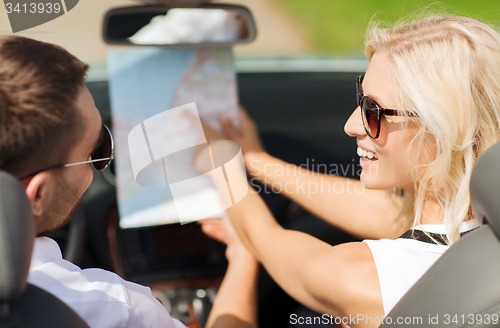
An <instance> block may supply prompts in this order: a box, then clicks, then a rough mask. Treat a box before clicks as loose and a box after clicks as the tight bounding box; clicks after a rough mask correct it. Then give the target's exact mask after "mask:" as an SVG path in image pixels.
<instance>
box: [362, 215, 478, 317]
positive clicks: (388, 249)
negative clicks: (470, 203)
mask: <svg viewBox="0 0 500 328" xmlns="http://www.w3.org/2000/svg"><path fill="white" fill-rule="evenodd" d="M477 226H478V222H477V221H476V220H470V221H466V222H462V223H461V224H460V229H459V231H460V232H464V231H467V230H470V229H473V228H475V227H477ZM414 229H419V230H423V231H428V232H433V233H439V234H445V233H446V229H445V226H444V224H423V225H421V226H418V227H416V228H414ZM363 242H364V243H366V244H367V245H368V247H369V248H370V251H371V253H372V256H373V260H374V261H375V266H376V268H377V274H378V279H379V283H380V290H381V292H382V303H383V306H384V316H387V314H388V313H389V312H390V311H391V310H392V308H393V307H394V306H395V305H396V303H397V302H398V301H399V300H400V299H401V298H402V297H403V295H404V294H406V292H407V291H408V290H409V289H410V288H411V287H412V286H413V285H414V284H415V283H416V282H417V281H418V280H419V279H420V278H421V277H422V276H423V275H424V274H425V272H427V270H428V269H429V268H430V267H431V266H432V265H433V264H434V263H435V262H436V261H437V260H438V259H439V257H441V255H443V253H444V252H445V251H446V250H447V249H448V246H443V245H437V244H429V243H425V242H421V241H418V240H414V239H404V238H398V239H386V238H384V239H380V240H370V239H366V240H363Z"/></svg>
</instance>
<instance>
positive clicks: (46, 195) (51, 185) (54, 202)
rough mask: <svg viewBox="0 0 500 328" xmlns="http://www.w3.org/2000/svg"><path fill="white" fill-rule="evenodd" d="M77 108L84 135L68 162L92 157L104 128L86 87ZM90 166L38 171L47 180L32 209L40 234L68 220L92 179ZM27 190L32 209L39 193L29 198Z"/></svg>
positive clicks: (78, 98)
mask: <svg viewBox="0 0 500 328" xmlns="http://www.w3.org/2000/svg"><path fill="white" fill-rule="evenodd" d="M76 109H77V111H78V115H77V117H78V118H77V119H81V121H82V122H81V123H82V129H83V131H82V132H81V136H82V137H81V138H79V139H77V141H76V143H75V145H74V147H73V148H72V150H71V152H70V154H69V156H68V163H74V162H81V161H86V160H90V159H91V158H90V154H91V153H92V152H93V151H94V149H95V148H96V146H97V143H98V142H99V137H100V133H101V127H102V120H101V116H100V114H99V111H98V110H97V108H96V107H95V104H94V99H93V98H92V96H91V94H90V92H89V90H88V89H87V87H85V86H82V88H81V90H80V93H79V94H78V97H77V99H76ZM91 165H92V164H82V165H75V166H70V167H64V168H62V169H57V170H49V171H46V172H42V173H40V174H38V175H41V177H38V178H42V179H44V180H43V185H41V188H40V189H39V190H38V197H39V198H38V201H39V202H40V206H39V207H35V208H34V210H33V212H34V213H33V214H34V216H35V226H36V232H37V234H40V233H45V232H49V231H53V230H56V229H58V228H60V227H62V226H63V225H65V224H66V223H67V222H68V221H69V219H70V218H71V215H72V214H73V211H74V210H75V208H76V206H77V205H78V202H79V201H80V199H81V197H82V195H83V193H84V192H85V191H86V190H87V188H88V187H89V186H90V183H91V182H92V178H93V172H92V167H91ZM38 175H37V176H38ZM37 176H36V177H34V179H33V180H35V179H36V178H37ZM33 180H32V182H33ZM32 182H30V184H31V183H32ZM35 182H36V180H35ZM39 182H40V181H39ZM26 190H27V194H28V198H30V200H31V201H32V208H33V200H32V199H37V198H36V196H32V197H30V195H29V193H28V190H29V186H28V188H27V189H26Z"/></svg>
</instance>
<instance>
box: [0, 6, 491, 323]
mask: <svg viewBox="0 0 500 328" xmlns="http://www.w3.org/2000/svg"><path fill="white" fill-rule="evenodd" d="M160 2H161V1H160ZM164 2H165V3H163V4H161V5H158V4H155V5H144V6H136V7H129V8H118V9H114V10H111V11H110V12H109V13H108V14H107V15H106V17H105V19H104V23H103V37H104V40H105V41H106V42H108V43H112V44H121V45H125V46H127V47H130V48H132V47H137V48H138V47H141V46H144V45H147V46H150V47H151V46H153V47H168V48H173V49H178V48H183V47H188V48H192V47H202V46H214V45H216V46H230V45H232V44H235V43H238V42H251V40H252V39H253V38H254V37H255V34H256V33H257V29H256V28H255V24H254V23H253V19H252V16H251V13H250V12H248V10H246V9H245V8H243V7H239V6H233V7H231V6H224V5H209V4H208V5H207V4H201V3H202V2H203V1H193V2H192V3H191V5H190V6H196V7H197V9H208V10H210V9H212V10H213V9H220V10H228V11H230V10H232V9H234V10H237V11H238V12H239V13H240V14H241V15H242V17H244V18H245V19H246V20H247V21H246V22H247V25H245V28H243V29H242V30H241V31H240V33H239V34H238V35H237V37H236V39H231V40H222V41H220V40H218V41H217V40H216V41H214V40H208V39H204V40H201V41H200V40H197V41H192V40H187V41H186V40H183V41H179V40H177V41H155V40H151V39H148V40H146V41H140V42H139V41H133V39H132V38H131V36H132V35H135V34H136V33H137V31H139V30H140V29H141V28H143V27H144V26H145V25H147V24H148V23H149V22H150V21H151V19H152V18H153V17H156V16H158V15H160V13H163V14H165V13H167V12H168V10H170V8H171V7H170V6H172V4H174V2H175V4H176V5H179V3H180V2H181V1H179V2H176V1H164ZM188 2H189V1H188ZM195 2H196V3H195ZM186 3H187V2H184V4H183V6H186ZM136 40H137V39H136ZM158 42H164V43H163V44H161V45H159V44H158ZM234 65H235V70H236V79H237V93H238V102H239V103H240V104H241V105H242V106H244V107H245V108H246V110H247V111H248V113H249V114H250V116H251V117H252V118H253V119H254V120H255V122H256V124H257V126H258V127H259V131H260V133H261V137H262V141H263V144H264V147H265V148H266V150H267V151H268V152H269V153H270V154H271V155H273V156H276V157H278V158H281V159H283V160H285V161H287V162H290V163H293V164H296V165H306V166H307V167H308V168H309V169H310V170H313V171H320V172H322V173H325V172H324V170H323V171H322V169H323V168H324V167H325V165H326V167H331V166H330V165H331V164H332V163H334V164H336V165H337V167H338V168H343V169H337V170H335V172H327V173H330V174H337V175H342V176H346V177H351V178H357V177H358V172H357V166H356V163H357V158H358V156H357V155H356V141H355V139H354V138H350V137H348V136H347V135H346V134H345V133H344V130H343V126H344V123H345V122H346V120H347V119H348V117H349V116H350V114H351V113H352V110H353V109H354V107H355V88H354V83H355V81H356V77H357V76H358V75H359V74H360V73H362V72H364V71H365V70H366V68H367V65H368V63H367V61H366V60H364V59H331V58H291V57H290V58H256V59H242V60H236V61H235V63H234ZM86 84H87V87H88V89H89V90H90V92H91V93H92V96H93V97H94V100H95V102H96V107H97V108H98V109H99V111H100V112H101V115H102V118H103V121H104V123H105V124H106V125H107V126H109V127H111V128H113V119H112V108H111V105H110V82H109V80H108V75H107V74H106V73H105V72H104V71H102V70H99V69H93V70H91V71H90V72H89V78H88V80H87V82H86ZM495 151H496V153H495V152H493V153H492V154H493V155H491V154H490V157H491V156H493V157H495V156H496V157H495V158H498V153H500V152H499V151H498V147H497V149H496V150H495ZM490 161H491V159H490ZM485 163H486V161H485ZM488 163H489V164H488ZM488 163H487V164H484V165H485V166H484V168H483V169H484V170H489V172H490V174H492V175H493V176H494V175H495V174H496V179H497V180H496V181H497V186H498V182H500V180H498V179H500V178H499V176H500V173H499V170H498V169H495V168H494V167H493V166H492V165H491V162H488ZM118 172H119V171H118V170H117V168H116V167H115V166H114V165H113V163H112V165H110V167H108V168H107V169H105V170H104V171H103V172H97V171H96V172H94V181H93V182H92V185H91V187H90V188H89V189H88V191H87V192H86V193H85V195H84V197H83V199H82V202H81V205H80V206H79V208H78V210H77V211H76V212H75V214H74V216H73V218H72V219H71V221H70V223H69V224H68V225H67V226H66V227H65V228H63V229H61V230H59V231H56V232H54V233H53V234H52V235H51V237H52V238H54V239H55V240H56V241H57V242H58V243H59V245H60V246H61V249H62V251H63V256H64V257H65V258H66V259H68V260H70V261H72V262H74V263H75V264H77V265H79V266H80V267H82V268H89V267H94V268H95V267H97V268H103V269H106V270H110V271H114V272H116V273H117V274H119V275H120V276H122V277H124V278H126V279H128V280H131V281H134V282H137V283H140V284H143V285H147V286H149V287H151V289H152V290H153V294H154V295H155V297H156V298H157V299H158V300H159V301H160V302H161V303H162V304H163V305H164V306H165V307H166V308H167V309H168V311H169V312H170V313H171V314H172V316H173V317H175V318H178V319H180V320H181V321H183V322H184V323H185V324H186V325H188V326H190V327H203V326H204V323H205V321H206V318H207V315H208V313H209V311H210V307H211V305H212V303H213V301H214V298H215V296H216V294H217V289H218V286H219V284H220V282H221V280H222V277H223V275H224V272H225V269H226V266H227V262H226V260H225V256H224V245H222V244H220V243H218V242H216V241H214V240H212V239H210V238H208V237H207V236H205V235H204V234H203V233H202V231H201V227H200V225H198V224H196V223H190V224H179V223H177V224H167V225H165V224H164V225H151V226H143V227H133V228H124V227H123V226H122V225H120V211H119V201H118V198H117V175H118ZM492 172H493V173H492ZM2 181H3V180H2ZM475 181H479V182H477V183H476V185H475V188H476V193H477V194H478V198H477V199H475V201H476V202H477V203H476V204H477V205H476V208H475V210H476V209H477V211H478V213H481V216H482V217H484V218H486V225H485V226H484V227H482V228H481V229H478V231H477V232H474V233H471V234H470V236H467V238H464V240H463V242H462V241H461V242H459V243H457V245H456V246H454V247H453V248H452V249H451V250H450V252H448V253H447V255H446V256H443V259H442V260H440V261H439V262H438V263H436V265H435V266H434V267H433V268H431V270H430V271H429V274H427V275H425V276H424V277H423V278H422V279H421V281H419V282H418V283H417V285H416V286H415V287H414V288H413V289H411V290H410V292H409V293H408V294H407V296H405V297H404V298H403V300H402V301H401V302H400V304H398V306H396V308H395V309H394V310H393V312H391V314H390V315H389V316H391V317H394V318H395V322H396V318H397V317H398V316H401V317H403V316H404V317H411V316H415V317H416V316H418V315H421V316H422V315H423V313H427V312H429V311H431V310H432V311H434V310H435V311H438V312H439V311H441V312H439V313H441V314H442V313H444V312H443V311H447V310H449V309H450V310H452V309H471V310H470V311H473V309H475V306H476V305H477V304H484V303H488V302H489V303H488V304H491V306H492V308H491V309H493V310H492V311H493V312H495V311H496V312H495V313H497V315H498V312H499V311H500V307H499V306H498V304H500V302H499V300H500V291H499V290H498V289H499V288H500V287H499V286H500V284H499V281H498V279H497V278H496V277H495V276H494V275H492V274H490V273H491V272H498V271H494V268H497V269H498V266H499V265H500V262H499V261H498V256H497V257H495V256H496V255H498V251H499V250H500V248H499V241H498V239H497V237H498V236H499V235H500V233H499V232H498V231H499V230H498V223H497V221H498V219H499V214H498V213H500V209H498V207H497V208H496V209H495V208H492V206H493V207H494V202H491V200H490V199H489V197H490V196H489V195H491V193H492V192H494V191H495V190H496V191H497V192H498V187H496V189H494V188H495V187H494V184H493V183H492V181H493V180H491V181H490V182H485V181H484V180H482V179H481V178H480V177H479V176H478V177H477V178H476V180H475ZM484 184H487V186H486V187H487V188H490V189H488V190H489V193H490V194H488V193H486V194H485V193H484V192H482V191H481V190H482V188H483V185H484ZM2 187H3V186H2ZM253 187H254V188H255V189H256V190H257V191H258V192H259V193H260V195H261V196H262V197H263V198H264V200H265V201H266V203H267V205H268V207H269V208H270V209H271V211H272V213H273V214H274V216H275V217H276V219H277V220H278V222H279V223H280V224H281V225H283V226H284V227H286V228H288V229H294V230H299V231H303V232H306V233H309V234H311V235H314V236H316V237H318V238H320V239H322V240H324V241H326V242H328V243H330V244H332V245H335V244H339V243H343V242H348V241H354V240H356V238H355V237H353V236H350V235H348V234H346V233H344V232H342V231H340V230H338V229H336V228H334V227H332V226H330V225H329V224H327V223H325V222H323V221H322V220H320V219H319V218H316V217H314V216H313V215H312V214H310V213H308V212H307V211H306V210H304V209H302V208H301V207H300V206H298V205H297V204H295V203H293V202H291V201H290V200H288V199H286V198H284V197H282V196H280V195H279V194H276V193H274V192H271V191H270V190H269V189H266V188H264V187H263V186H261V185H258V184H255V185H253ZM0 196H1V195H0ZM0 200H1V199H0ZM2 206H3V207H5V206H4V205H3V204H0V209H2V208H3V207H2ZM495 211H496V212H495ZM2 213H3V214H2V216H3V217H2V220H4V219H5V220H8V219H9V216H10V215H11V214H10V212H9V213H4V212H2ZM0 227H1V226H0ZM480 234H481V235H480ZM481 241H482V243H481ZM465 243H468V246H467V247H465V246H463V247H462V249H461V248H460V245H461V244H465ZM470 245H472V246H470ZM469 246H470V247H469ZM482 247H484V248H482ZM463 248H467V251H468V252H471V250H472V251H474V250H476V251H478V252H479V251H480V252H482V254H483V255H485V256H482V257H474V256H468V257H467V258H469V259H475V260H476V262H477V263H473V265H475V266H476V267H475V268H477V269H474V270H470V271H467V273H464V274H463V275H462V274H461V273H460V272H459V273H458V274H457V273H455V275H456V276H457V277H456V279H455V278H454V279H455V280H453V283H454V284H455V286H460V289H461V292H460V293H457V294H451V293H448V292H449V291H448V289H447V288H449V284H440V286H447V287H442V288H437V289H434V294H433V293H429V284H430V282H431V281H434V280H432V279H445V278H446V276H447V274H448V273H449V272H452V271H453V270H460V268H462V266H461V265H460V263H459V262H460V261H459V259H460V252H461V251H462V252H463V251H464V249H463ZM452 250H453V251H455V250H456V251H455V253H457V254H455V253H454V252H452ZM495 254H496V255H495ZM489 259H491V261H490V260H489ZM471 265H472V264H471ZM450 270H451V271H450ZM464 272H465V271H464ZM465 278H467V279H468V280H467V279H465ZM478 279H480V280H481V284H479V285H477V286H476V285H474V284H472V282H475V281H477V280H478ZM0 287H2V286H0ZM436 293H437V294H439V295H438V296H436V295H435V294H436ZM258 295H259V299H258V307H259V322H260V326H261V327H292V326H293V327H297V326H299V327H300V326H301V325H300V324H298V323H296V324H292V323H291V321H290V315H291V314H292V313H295V314H298V315H299V316H321V315H320V314H315V313H313V312H312V311H311V310H309V309H307V308H305V307H303V306H301V305H300V304H298V303H297V302H296V301H294V300H293V299H291V298H290V297H289V296H287V295H286V294H285V293H284V292H283V291H282V290H281V289H280V288H279V287H278V286H277V285H276V284H275V283H274V282H273V280H272V279H271V278H270V277H269V275H268V274H267V273H266V272H265V270H264V269H261V273H260V277H259V286H258ZM443 295H444V296H443ZM448 296H451V298H450V299H451V300H450V301H449V302H447V303H446V304H447V307H444V308H440V307H434V306H433V304H434V303H433V302H432V300H436V299H437V298H438V297H444V299H447V297H448ZM453 296H454V297H453ZM465 300H467V301H465ZM462 301H463V302H462ZM495 302H496V303H495ZM495 304H496V305H495ZM480 308H481V306H479V307H478V309H480ZM412 311H413V312H412ZM425 311H427V312H425ZM477 311H479V310H477ZM492 311H490V312H489V313H493V312H492ZM393 313H394V316H392V314H393ZM429 313H430V312H429ZM433 313H434V312H433ZM425 318H427V317H426V316H425ZM0 319H1V317H0ZM405 324H406V323H405ZM423 325H424V326H426V325H425V322H424V323H423ZM0 326H2V322H1V320H0ZM303 326H307V327H313V325H306V324H304V325H303ZM451 326H454V327H459V326H460V325H459V324H458V323H457V324H456V325H453V323H452V324H451ZM479 326H480V325H477V327H479ZM486 326H488V327H492V325H486ZM486 326H485V327H486ZM314 327H331V325H322V324H318V325H315V326H314ZM481 327H482V326H481Z"/></svg>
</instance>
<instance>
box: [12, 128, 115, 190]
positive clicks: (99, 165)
mask: <svg viewBox="0 0 500 328" xmlns="http://www.w3.org/2000/svg"><path fill="white" fill-rule="evenodd" d="M114 149H115V144H114V142H113V136H112V135H111V131H110V130H109V129H108V127H107V126H106V125H104V124H103V125H102V129H101V136H100V142H99V144H98V146H97V147H96V149H95V150H94V151H93V152H92V154H91V155H90V158H91V159H90V160H88V161H83V162H75V163H67V164H58V165H53V166H49V167H47V168H45V169H41V170H38V171H36V172H33V173H31V174H28V175H25V176H24V177H22V178H20V179H19V180H24V179H26V178H29V177H32V176H34V175H36V174H38V173H40V172H43V171H47V170H53V169H58V168H62V167H69V166H75V165H81V164H89V163H92V165H94V167H95V169H96V170H98V171H102V170H104V169H105V168H107V167H108V165H109V163H111V161H112V160H113V158H114V154H113V153H114Z"/></svg>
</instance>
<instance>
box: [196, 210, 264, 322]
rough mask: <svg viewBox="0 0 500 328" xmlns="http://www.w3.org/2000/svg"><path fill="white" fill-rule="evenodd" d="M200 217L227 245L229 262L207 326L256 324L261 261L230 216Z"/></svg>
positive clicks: (207, 230) (210, 233)
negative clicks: (217, 217)
mask: <svg viewBox="0 0 500 328" xmlns="http://www.w3.org/2000/svg"><path fill="white" fill-rule="evenodd" d="M222 221H223V222H221V220H220V219H206V220H202V221H200V223H201V224H202V229H203V232H204V233H205V234H207V235H208V236H210V237H212V238H214V239H216V240H218V241H219V242H222V243H225V244H226V245H227V250H226V257H227V260H228V262H229V265H228V268H227V271H226V275H225V276H224V280H223V281H222V284H221V286H220V288H219V291H218V293H217V297H216V298H215V302H214V304H213V307H212V310H211V311H210V315H209V317H208V319H207V323H206V325H205V327H207V328H234V327H242V328H256V327H257V291H256V285H257V274H258V267H259V264H258V262H257V260H256V259H255V257H253V255H252V254H251V253H250V252H249V251H248V250H247V249H246V247H245V246H244V245H243V244H242V243H241V241H240V240H239V239H238V236H237V234H236V232H235V231H234V228H233V227H232V225H231V223H230V222H229V219H228V218H227V217H225V218H223V219H222Z"/></svg>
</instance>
